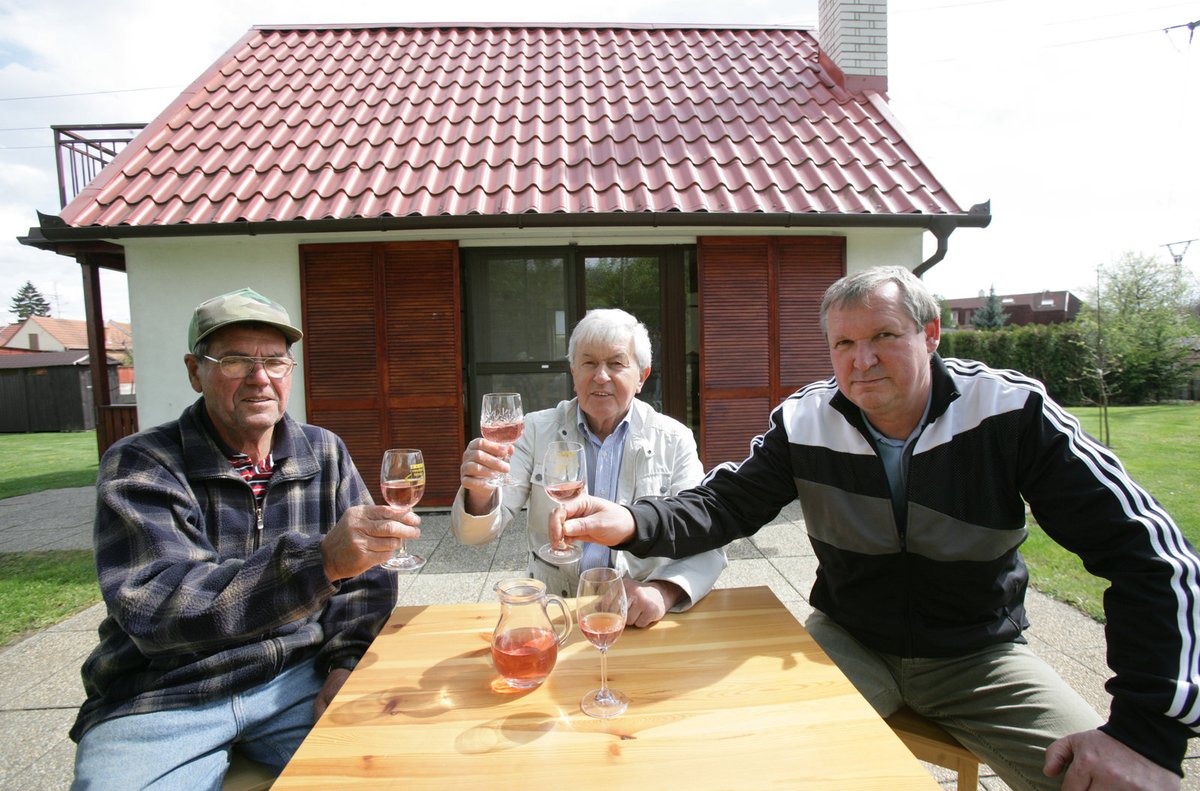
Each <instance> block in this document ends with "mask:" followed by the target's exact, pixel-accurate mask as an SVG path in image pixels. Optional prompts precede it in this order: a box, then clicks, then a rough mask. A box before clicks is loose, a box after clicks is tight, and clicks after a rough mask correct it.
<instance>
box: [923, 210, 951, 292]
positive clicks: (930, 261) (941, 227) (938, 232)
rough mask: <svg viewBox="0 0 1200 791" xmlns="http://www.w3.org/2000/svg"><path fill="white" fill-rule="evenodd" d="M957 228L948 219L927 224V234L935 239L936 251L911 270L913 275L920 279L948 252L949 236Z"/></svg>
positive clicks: (939, 219)
mask: <svg viewBox="0 0 1200 791" xmlns="http://www.w3.org/2000/svg"><path fill="white" fill-rule="evenodd" d="M956 227H957V226H956V225H955V224H954V223H953V222H952V221H951V220H950V219H949V218H948V217H939V218H937V219H936V220H934V221H933V222H932V223H930V224H929V232H930V233H932V234H933V235H934V237H936V238H937V249H936V250H934V251H933V255H931V256H929V257H928V258H926V259H925V260H924V261H922V262H921V265H920V266H918V267H917V268H916V269H914V270H913V274H914V275H916V276H917V277H921V276H922V275H924V274H925V273H926V272H928V271H929V270H930V269H932V268H933V267H934V264H937V263H938V262H939V261H941V260H942V259H943V258H945V257H946V253H947V252H949V250H950V234H952V233H954V229H955V228H956Z"/></svg>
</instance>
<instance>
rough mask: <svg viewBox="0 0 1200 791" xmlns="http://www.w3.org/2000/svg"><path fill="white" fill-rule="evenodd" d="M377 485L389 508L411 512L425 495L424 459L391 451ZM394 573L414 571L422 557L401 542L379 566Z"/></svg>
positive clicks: (405, 450)
mask: <svg viewBox="0 0 1200 791" xmlns="http://www.w3.org/2000/svg"><path fill="white" fill-rule="evenodd" d="M379 485H380V488H382V489H383V499H384V500H387V503H388V505H391V506H394V507H396V508H402V509H404V510H405V511H411V510H412V507H413V506H414V505H416V504H417V503H418V502H419V501H420V500H421V495H423V494H425V458H424V457H423V456H422V455H421V451H419V450H413V449H412V448H393V449H391V450H386V451H384V452H383V466H382V467H381V468H380V471H379ZM379 565H381V566H383V567H384V568H388V569H392V570H394V571H416V570H417V569H419V568H421V567H422V566H424V565H425V558H423V557H421V556H420V555H411V554H409V553H408V552H407V551H405V549H404V542H403V541H401V542H400V546H398V547H397V548H396V549H395V550H393V552H392V557H391V558H390V559H388V560H385V561H384V562H383V563H381V564H379Z"/></svg>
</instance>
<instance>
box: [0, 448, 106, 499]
mask: <svg viewBox="0 0 1200 791" xmlns="http://www.w3.org/2000/svg"><path fill="white" fill-rule="evenodd" d="M99 467H100V458H99V454H98V453H97V450H96V432H95V431H77V432H62V433H52V434H0V500H3V499H4V498H5V497H16V496H17V495H18V494H30V493H31V492H40V491H43V490H45V489H66V488H69V487H76V486H94V485H95V483H96V473H97V471H98V470H99Z"/></svg>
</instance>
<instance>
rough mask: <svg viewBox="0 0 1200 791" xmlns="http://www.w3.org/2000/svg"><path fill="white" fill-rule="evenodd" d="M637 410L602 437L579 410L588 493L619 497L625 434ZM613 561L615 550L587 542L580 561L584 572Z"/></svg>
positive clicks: (581, 569) (612, 499)
mask: <svg viewBox="0 0 1200 791" xmlns="http://www.w3.org/2000/svg"><path fill="white" fill-rule="evenodd" d="M632 414H633V410H632V409H630V410H629V411H628V412H626V413H625V417H624V418H622V419H621V422H620V423H618V424H617V427H616V428H615V429H613V431H612V433H611V434H609V435H608V436H607V437H605V438H604V439H603V440H601V439H600V438H599V437H597V436H596V435H595V434H593V433H592V430H591V429H590V428H588V424H587V417H586V416H585V415H584V414H583V410H582V409H581V410H579V433H580V434H581V435H582V436H583V447H584V453H585V454H586V456H587V479H588V480H587V486H588V494H591V495H595V496H596V497H603V498H604V499H605V500H611V501H615V500H616V497H617V481H618V480H619V479H620V475H621V462H622V461H623V460H624V458H625V437H626V436H627V435H628V434H629V432H630V431H631V430H632V429H631V428H630V416H631V415H632ZM608 565H611V553H610V552H609V551H608V547H606V546H604V545H603V544H592V543H589V542H584V545H583V557H582V558H581V559H580V561H579V570H580V572H583V571H586V570H587V569H590V568H595V567H597V566H608Z"/></svg>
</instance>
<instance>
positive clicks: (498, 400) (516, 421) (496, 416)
mask: <svg viewBox="0 0 1200 791" xmlns="http://www.w3.org/2000/svg"><path fill="white" fill-rule="evenodd" d="M524 431H525V412H524V411H523V410H522V409H521V394H520V393H487V394H486V395H484V397H483V407H482V409H481V411H480V414H479V433H480V434H482V435H483V438H484V439H486V440H488V441H489V442H499V443H500V444H502V445H507V446H509V447H511V446H512V444H513V443H514V442H516V441H517V440H519V439H520V438H521V434H523V433H524ZM516 482H517V481H516V480H515V479H513V477H512V476H510V475H509V474H508V473H506V472H504V473H495V474H494V475H492V477H490V478H489V479H488V483H489V484H490V485H491V486H511V485H513V484H514V483H516Z"/></svg>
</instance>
